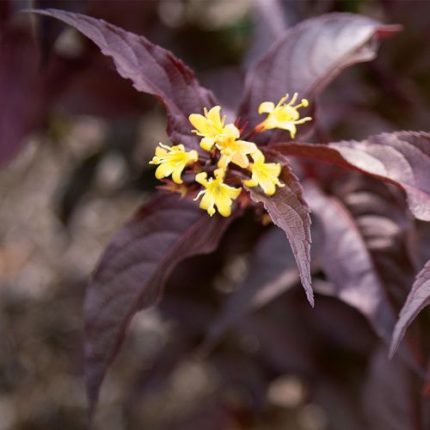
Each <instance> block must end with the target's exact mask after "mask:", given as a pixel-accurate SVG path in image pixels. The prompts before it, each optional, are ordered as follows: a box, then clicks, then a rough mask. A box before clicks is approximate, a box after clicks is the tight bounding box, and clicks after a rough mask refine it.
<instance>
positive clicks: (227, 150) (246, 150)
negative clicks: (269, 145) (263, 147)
mask: <svg viewBox="0 0 430 430" xmlns="http://www.w3.org/2000/svg"><path fill="white" fill-rule="evenodd" d="M217 147H218V148H219V150H220V151H221V157H220V159H219V162H218V167H220V168H222V169H226V168H227V166H228V164H229V163H230V162H232V163H234V164H237V165H238V166H239V167H242V168H243V169H245V168H247V167H248V165H249V160H248V157H247V155H248V154H253V153H254V152H255V151H258V149H257V146H256V145H255V143H252V142H247V141H245V140H235V139H226V140H224V141H223V142H221V143H219V144H217Z"/></svg>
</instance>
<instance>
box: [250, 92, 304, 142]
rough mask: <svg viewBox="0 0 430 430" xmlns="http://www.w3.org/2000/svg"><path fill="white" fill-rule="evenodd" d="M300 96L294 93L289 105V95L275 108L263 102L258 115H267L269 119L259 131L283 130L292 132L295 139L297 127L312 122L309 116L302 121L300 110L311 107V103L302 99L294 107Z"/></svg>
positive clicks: (258, 128) (261, 125)
mask: <svg viewBox="0 0 430 430" xmlns="http://www.w3.org/2000/svg"><path fill="white" fill-rule="evenodd" d="M297 97H298V94H297V93H294V94H293V97H292V98H291V100H290V101H289V102H288V103H285V102H286V101H287V100H288V94H287V95H285V96H284V97H282V98H281V100H279V102H278V104H277V105H276V106H275V104H274V103H272V102H263V103H261V104H260V106H259V107H258V113H259V114H262V113H267V114H268V115H267V118H266V119H265V120H264V121H263V122H261V123H260V124H259V125H258V126H257V130H258V131H264V130H270V129H272V128H281V129H283V130H287V131H289V132H290V135H291V137H292V138H293V139H294V136H295V135H296V131H297V128H296V125H298V124H303V123H305V122H308V121H311V119H312V118H311V117H309V116H307V117H305V118H302V119H300V114H299V112H298V110H299V109H300V108H301V107H307V106H309V102H308V101H307V100H306V99H302V100H301V102H300V103H299V104H297V105H295V106H294V103H295V102H296V101H297Z"/></svg>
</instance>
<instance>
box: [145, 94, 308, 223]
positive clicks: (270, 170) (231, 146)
mask: <svg viewBox="0 0 430 430" xmlns="http://www.w3.org/2000/svg"><path fill="white" fill-rule="evenodd" d="M287 100H288V95H286V96H285V97H283V98H282V99H281V100H280V101H279V103H278V104H277V105H276V106H275V105H274V103H272V102H264V103H261V104H260V106H259V109H258V112H259V113H260V114H261V113H266V114H268V115H267V118H266V119H265V120H264V121H263V122H262V123H260V124H259V125H258V126H257V127H256V129H255V131H257V132H261V131H264V130H269V129H273V128H281V129H284V130H287V131H289V132H290V134H291V137H294V136H295V134H296V125H298V124H303V123H304V122H307V121H309V120H310V119H311V118H310V117H305V118H302V119H300V114H299V113H298V109H299V108H301V107H306V106H308V101H307V100H306V99H302V101H301V103H300V104H298V105H295V106H294V103H295V102H296V100H297V93H296V94H294V95H293V97H292V98H291V100H290V102H289V103H288V104H286V103H285V102H286V101H287ZM203 113H204V114H203V115H201V114H191V115H190V116H189V121H190V123H191V124H192V125H193V126H194V130H193V133H195V134H196V135H197V136H200V137H201V140H200V147H201V148H202V149H203V150H204V151H207V152H209V153H210V154H211V158H212V159H214V157H215V159H216V164H217V165H216V169H215V170H214V172H213V175H214V176H213V177H212V178H209V179H208V174H207V173H206V172H204V171H200V172H199V173H197V174H196V175H195V182H197V183H198V184H200V185H202V186H203V189H202V190H201V191H200V192H199V193H198V195H197V197H196V200H197V199H199V198H201V201H200V208H202V209H204V210H206V211H207V212H208V214H209V215H210V216H212V215H214V214H215V212H216V211H218V212H219V213H220V214H221V215H222V216H225V217H228V216H230V214H231V211H232V205H233V201H234V200H235V199H237V198H238V197H239V195H240V193H241V191H242V188H241V187H239V188H236V187H233V186H230V185H227V184H226V183H225V182H224V181H225V177H226V174H227V172H229V169H228V168H229V165H230V164H233V165H236V166H238V167H239V168H241V169H246V170H247V171H248V172H249V174H250V176H251V177H250V178H249V177H248V178H249V179H244V180H242V181H241V182H242V183H243V185H245V186H246V187H257V186H259V187H261V189H262V190H263V192H264V193H265V194H266V195H268V196H272V195H273V194H275V192H276V187H283V186H284V184H282V183H281V182H280V180H279V175H280V174H281V170H282V167H281V165H280V164H279V163H266V160H265V157H264V154H263V153H262V152H261V151H260V150H259V149H258V147H257V145H256V144H255V143H253V142H248V141H245V140H241V139H240V131H239V129H238V128H237V127H236V126H235V125H234V124H225V120H226V118H225V116H221V107H220V106H214V107H213V108H212V109H210V110H208V109H206V108H205V109H204V112H203ZM159 145H160V146H159V147H157V149H156V151H155V156H154V157H153V159H152V160H151V161H150V163H151V164H155V165H158V167H157V170H156V171H155V176H156V177H157V179H162V178H166V177H168V176H172V180H173V181H174V182H175V183H176V184H182V182H183V181H182V177H181V176H182V173H183V170H184V169H185V168H186V167H187V166H189V165H193V164H194V165H195V164H196V162H197V161H198V154H197V151H194V150H193V151H186V150H185V148H184V146H183V145H175V146H172V147H169V146H166V145H163V144H162V143H160V144H159ZM236 169H237V168H236ZM194 170H195V171H197V172H198V171H199V170H201V169H198V168H195V169H194ZM239 170H240V169H239Z"/></svg>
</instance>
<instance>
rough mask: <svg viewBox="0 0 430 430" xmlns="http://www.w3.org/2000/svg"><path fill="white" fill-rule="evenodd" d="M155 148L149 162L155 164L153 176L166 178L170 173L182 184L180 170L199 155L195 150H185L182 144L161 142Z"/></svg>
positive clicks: (175, 180) (174, 179) (194, 160)
mask: <svg viewBox="0 0 430 430" xmlns="http://www.w3.org/2000/svg"><path fill="white" fill-rule="evenodd" d="M159 145H160V146H158V147H157V149H156V150H155V156H154V158H153V159H152V160H151V161H150V162H149V164H157V165H159V166H158V167H157V170H156V171H155V177H156V178H157V179H162V178H166V177H167V176H170V175H172V179H173V181H174V182H176V183H177V184H182V179H181V175H182V171H183V170H184V169H185V167H186V166H187V165H188V164H191V163H194V162H196V161H197V160H198V158H199V156H198V154H197V151H194V150H193V151H185V148H184V145H175V146H171V147H170V146H167V145H163V144H162V143H161V142H160V143H159Z"/></svg>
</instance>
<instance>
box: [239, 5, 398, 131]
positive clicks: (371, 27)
mask: <svg viewBox="0 0 430 430" xmlns="http://www.w3.org/2000/svg"><path fill="white" fill-rule="evenodd" d="M398 30H399V28H398V27H395V26H387V25H382V24H381V23H379V22H377V21H375V20H373V19H370V18H367V17H364V16H360V15H353V14H347V13H333V14H327V15H322V16H319V17H316V18H312V19H309V20H306V21H303V22H302V23H300V24H298V25H296V26H295V27H293V28H291V29H289V30H288V31H287V32H286V33H285V34H284V36H283V37H282V38H281V39H280V40H279V41H277V42H276V43H275V44H274V45H273V46H272V48H271V49H270V50H269V52H267V54H266V55H265V56H264V57H263V58H261V59H260V60H259V61H258V62H257V63H256V64H255V65H254V66H253V67H252V68H251V69H250V70H249V72H248V75H247V79H246V90H245V94H244V99H243V102H242V105H241V108H240V109H239V115H240V117H242V118H244V120H245V121H248V122H249V123H250V125H251V126H255V125H256V124H257V123H258V122H259V121H261V119H260V120H259V116H258V114H257V109H258V106H259V104H260V103H261V102H263V101H273V102H276V101H278V100H279V99H280V98H281V97H282V96H283V95H284V94H285V93H286V92H288V93H290V94H292V93H294V92H298V93H299V95H300V97H307V98H309V99H314V97H315V96H316V95H317V94H318V93H319V92H321V91H322V89H323V88H324V87H325V86H326V85H327V84H328V83H329V82H330V81H331V80H333V78H334V77H335V76H336V75H338V74H339V73H340V72H341V71H342V70H343V69H344V68H346V67H348V66H350V65H352V64H355V63H359V62H363V61H370V60H372V59H373V58H375V56H376V50H377V45H378V44H377V39H378V38H379V37H380V36H382V35H388V34H391V33H393V32H395V31H398Z"/></svg>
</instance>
